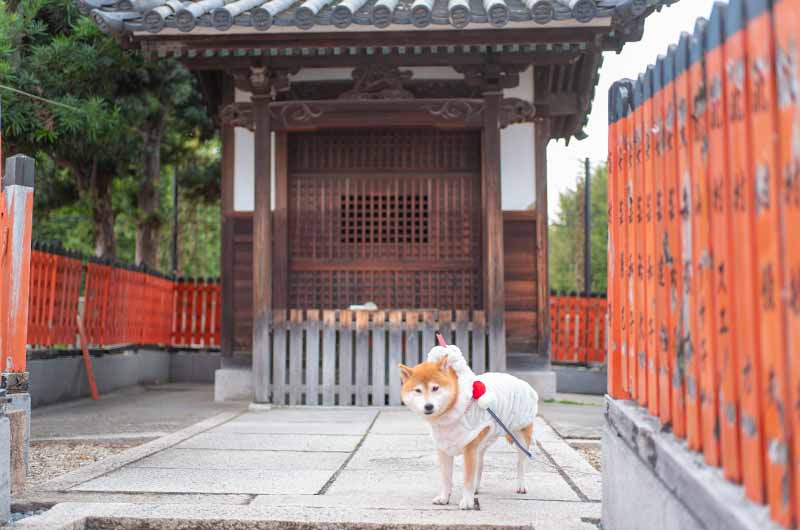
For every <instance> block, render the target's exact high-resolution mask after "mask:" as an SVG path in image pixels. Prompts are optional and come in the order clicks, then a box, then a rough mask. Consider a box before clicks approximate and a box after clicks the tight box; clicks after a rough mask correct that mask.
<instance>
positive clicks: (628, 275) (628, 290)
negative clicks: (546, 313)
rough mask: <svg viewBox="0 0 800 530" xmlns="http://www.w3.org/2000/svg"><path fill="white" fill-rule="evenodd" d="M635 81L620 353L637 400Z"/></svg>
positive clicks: (626, 127) (629, 107)
mask: <svg viewBox="0 0 800 530" xmlns="http://www.w3.org/2000/svg"><path fill="white" fill-rule="evenodd" d="M635 85H636V84H635V82H634V81H631V82H630V85H629V92H628V98H627V100H626V103H625V119H624V120H623V122H622V123H623V131H624V133H623V140H624V142H625V164H624V167H623V180H622V188H621V189H622V190H623V200H624V201H625V212H624V219H623V231H624V235H623V237H624V241H625V260H624V263H625V271H624V273H623V280H622V300H623V302H624V305H625V315H624V323H625V331H624V333H625V335H624V336H623V339H622V340H623V342H622V344H623V354H624V355H625V369H627V374H626V375H625V384H626V385H627V389H628V394H630V399H633V400H635V399H636V390H637V389H636V318H635V316H634V305H635V300H634V296H633V285H634V270H635V269H636V263H635V260H636V258H635V252H636V250H635V247H636V239H635V231H634V222H633V221H634V213H633V180H634V160H635V159H636V155H635V147H634V120H635V117H634V108H633V104H634V94H635Z"/></svg>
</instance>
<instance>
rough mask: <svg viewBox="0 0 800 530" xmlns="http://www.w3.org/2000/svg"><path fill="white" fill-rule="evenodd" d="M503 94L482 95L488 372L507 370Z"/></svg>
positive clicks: (482, 184)
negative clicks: (502, 188)
mask: <svg viewBox="0 0 800 530" xmlns="http://www.w3.org/2000/svg"><path fill="white" fill-rule="evenodd" d="M502 97H503V96H502V91H500V90H496V91H495V90H493V91H491V92H486V93H484V110H483V146H482V148H483V157H482V160H483V171H482V172H481V173H482V175H481V189H482V191H483V205H484V206H483V242H484V244H483V260H484V261H483V272H484V276H483V285H484V291H483V292H484V297H483V300H484V307H485V308H486V313H487V317H488V325H489V352H490V363H491V364H490V366H489V368H490V370H492V371H502V370H505V368H506V323H505V284H504V278H503V276H504V270H505V268H504V263H503V205H502V201H501V187H500V101H501V99H502Z"/></svg>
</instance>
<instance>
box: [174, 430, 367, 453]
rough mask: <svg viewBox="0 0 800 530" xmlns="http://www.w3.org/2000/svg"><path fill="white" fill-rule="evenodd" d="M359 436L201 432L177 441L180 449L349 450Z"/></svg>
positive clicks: (353, 447)
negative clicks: (179, 442)
mask: <svg viewBox="0 0 800 530" xmlns="http://www.w3.org/2000/svg"><path fill="white" fill-rule="evenodd" d="M361 438H362V437H361V436H349V435H340V436H333V435H320V434H306V435H302V436H298V435H293V434H240V433H220V432H204V433H202V434H198V435H197V436H195V437H193V438H190V439H189V440H186V441H185V442H183V443H181V444H180V445H178V448H180V449H233V450H249V451H336V452H350V451H353V450H354V449H355V448H356V445H357V444H358V442H359V441H360V440H361Z"/></svg>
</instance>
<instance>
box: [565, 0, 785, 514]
mask: <svg viewBox="0 0 800 530" xmlns="http://www.w3.org/2000/svg"><path fill="white" fill-rule="evenodd" d="M798 34H800V0H773V1H768V0H731V1H730V3H729V4H728V5H725V4H722V3H717V4H715V6H714V10H713V12H712V14H711V18H710V19H709V20H708V21H706V20H700V21H698V23H697V25H696V28H695V31H694V34H693V35H689V34H684V35H682V36H681V39H680V42H679V43H678V45H677V46H671V47H670V48H669V49H668V51H667V53H666V55H664V56H661V57H659V58H658V61H657V62H656V64H655V66H653V67H651V68H648V70H647V72H646V73H644V74H643V75H642V76H640V77H639V79H638V80H636V81H632V80H622V81H619V82H617V83H616V84H615V85H614V86H613V87H612V89H611V92H610V94H609V111H610V127H609V164H608V167H609V179H608V183H609V184H608V187H609V190H608V191H609V205H610V208H609V223H610V225H609V245H610V247H609V252H608V255H609V267H608V270H609V288H608V293H609V300H608V306H609V321H610V337H609V341H608V351H609V359H608V366H609V386H608V387H609V392H610V393H611V395H612V396H613V397H615V398H618V399H635V400H636V401H638V403H639V404H640V405H642V406H645V407H647V409H648V410H649V412H650V413H651V414H654V415H656V416H658V417H659V418H660V420H661V422H662V423H663V424H665V425H669V426H670V427H671V430H672V432H673V433H674V434H675V435H676V436H678V437H680V438H685V439H686V440H687V444H688V447H689V449H691V450H693V451H697V452H702V454H703V456H704V458H705V460H706V462H707V463H708V464H710V465H712V466H719V467H721V468H722V470H723V473H724V476H725V477H726V478H727V479H729V480H732V481H734V482H737V483H741V484H742V486H743V488H744V492H745V494H746V495H747V497H749V498H750V499H751V500H753V501H755V502H758V503H764V504H768V505H769V508H770V513H771V516H772V518H773V519H774V520H775V521H776V522H778V523H779V524H781V525H783V526H785V527H796V526H797V522H798V517H799V516H800V463H799V462H798V460H799V459H800V239H799V238H798V237H797V235H796V234H797V231H796V228H795V227H796V226H798V225H799V224H800V149H798V146H797V141H798V140H797V139H798V138H800V106H798V98H800V91H798V89H797V87H798V86H800V66H798V65H800V47H799V46H800V39H798V38H797V35H798ZM640 202H641V203H642V204H643V207H642V210H643V211H644V214H643V215H640V208H639V204H640ZM651 213H652V215H651ZM566 304H567V305H568V304H573V306H574V305H575V304H577V302H574V301H570V302H568V303H566ZM569 307H572V306H569ZM567 311H569V310H567ZM554 325H555V324H554ZM567 332H568V333H569V332H570V330H569V329H567ZM554 336H555V333H554ZM564 345H565V344H562V343H559V345H558V348H559V354H564V355H568V356H569V355H571V353H570V352H569V351H568V350H567V351H566V353H562V352H564V350H563V349H562V347H563V346H564ZM567 345H568V343H567ZM555 350H556V346H555V339H554V354H555ZM556 358H557V356H556V355H554V359H556Z"/></svg>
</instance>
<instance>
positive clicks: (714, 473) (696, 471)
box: [603, 398, 780, 530]
mask: <svg viewBox="0 0 800 530" xmlns="http://www.w3.org/2000/svg"><path fill="white" fill-rule="evenodd" d="M605 417H606V426H605V428H604V430H603V528H613V529H614V530H640V529H642V528H647V529H648V530H672V529H675V528H680V529H681V530H709V529H720V530H722V529H725V530H779V529H780V527H779V526H778V525H776V524H775V523H774V522H773V521H771V520H770V518H769V510H768V509H767V508H765V507H763V506H758V505H756V504H753V503H752V502H750V501H749V500H747V499H746V498H745V496H744V489H743V488H742V487H740V486H736V485H734V484H732V483H730V482H728V481H726V480H725V479H724V478H723V477H722V472H721V471H720V470H719V469H716V468H712V467H710V466H707V465H706V464H705V463H704V462H703V457H702V455H699V454H697V453H691V452H689V451H688V450H687V449H686V442H685V441H683V440H679V439H678V438H676V437H675V436H673V434H672V433H670V432H664V431H663V430H662V427H661V425H660V423H659V421H658V419H657V418H654V417H652V416H648V415H647V411H646V410H645V409H642V408H641V407H639V406H638V405H636V404H635V403H634V402H631V401H620V400H614V399H611V398H607V399H606V414H605Z"/></svg>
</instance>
